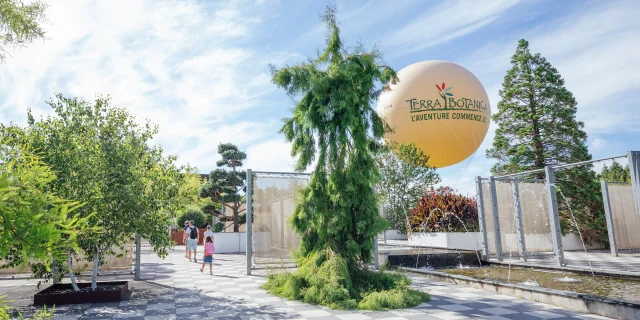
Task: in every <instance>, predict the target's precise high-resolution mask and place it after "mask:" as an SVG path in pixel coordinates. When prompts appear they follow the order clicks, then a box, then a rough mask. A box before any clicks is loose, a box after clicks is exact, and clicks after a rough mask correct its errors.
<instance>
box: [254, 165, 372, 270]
mask: <svg viewBox="0 0 640 320" xmlns="http://www.w3.org/2000/svg"><path fill="white" fill-rule="evenodd" d="M254 175H275V176H278V175H280V176H308V177H309V178H310V177H311V174H310V173H305V172H273V171H253V170H251V169H247V192H246V205H247V210H246V214H247V221H253V177H254ZM380 212H381V213H382V211H380ZM246 229H247V232H246V236H247V241H246V244H247V247H246V258H247V275H251V270H252V269H253V261H252V257H253V230H252V229H253V228H252V223H247V227H246ZM373 240H374V241H373V263H374V267H375V268H376V269H379V268H380V265H379V258H378V237H377V236H374V239H373Z"/></svg>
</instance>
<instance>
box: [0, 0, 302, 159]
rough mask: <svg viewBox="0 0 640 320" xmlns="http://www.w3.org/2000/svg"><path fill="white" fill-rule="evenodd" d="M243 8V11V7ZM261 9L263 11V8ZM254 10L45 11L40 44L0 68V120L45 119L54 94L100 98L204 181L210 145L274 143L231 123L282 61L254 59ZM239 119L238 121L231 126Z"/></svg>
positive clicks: (147, 3) (168, 6) (195, 6)
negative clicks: (148, 126) (152, 131)
mask: <svg viewBox="0 0 640 320" xmlns="http://www.w3.org/2000/svg"><path fill="white" fill-rule="evenodd" d="M247 4H250V5H247ZM263 4H264V5H269V3H263ZM259 5H261V3H255V4H252V3H245V2H242V1H232V2H223V3H215V4H213V3H208V2H195V1H152V0H144V1H143V0H139V1H124V0H122V1H109V2H91V3H89V2H84V1H76V2H74V3H65V4H62V3H60V2H51V3H50V6H49V8H48V11H47V17H48V20H49V24H48V25H47V26H46V30H47V36H48V37H49V38H50V39H49V40H47V41H44V42H43V43H34V44H32V45H30V46H28V47H27V48H25V49H21V50H19V51H17V52H16V54H15V55H14V56H13V57H11V58H10V59H8V61H7V63H6V64H5V65H0V87H2V88H3V91H4V92H3V94H4V96H0V97H1V98H0V118H1V121H2V122H8V121H16V122H18V123H22V122H24V121H25V120H26V108H27V107H28V106H31V107H33V109H34V112H35V113H36V115H38V114H39V115H44V114H48V113H50V112H51V110H50V108H48V107H47V106H45V105H44V101H45V100H48V99H50V98H51V97H52V96H53V94H54V93H57V92H62V93H64V94H66V95H73V96H80V97H83V98H85V99H88V100H90V99H92V98H93V97H94V96H95V94H110V95H111V96H112V98H113V102H114V103H116V104H118V105H122V106H124V107H126V108H127V109H128V110H129V111H130V112H131V113H132V114H134V115H137V119H138V120H139V121H144V119H145V118H146V119H150V120H151V121H152V122H154V123H156V124H158V125H159V128H160V132H159V134H158V135H157V137H156V138H155V142H156V143H160V144H162V145H163V146H164V147H165V150H166V151H168V152H170V153H176V154H179V156H180V162H182V163H185V162H190V163H192V164H193V165H196V166H198V167H200V168H201V169H202V170H203V171H208V170H209V169H212V168H213V167H215V161H216V160H217V157H218V156H217V145H218V143H220V142H234V143H237V144H239V145H240V146H241V147H246V146H248V145H250V144H251V143H255V142H257V141H260V140H261V139H263V137H264V136H265V135H269V134H273V133H274V131H275V130H274V129H273V128H274V126H275V127H277V124H276V123H275V121H273V120H271V119H267V120H266V121H265V120H262V119H255V120H252V119H251V118H250V117H248V118H247V119H240V120H229V119H230V117H231V118H233V117H235V118H238V117H240V115H241V113H240V112H242V110H246V109H249V108H252V107H255V106H257V105H259V103H260V101H259V100H260V98H261V97H262V96H264V95H267V94H270V93H272V92H274V91H275V90H276V88H275V86H273V85H272V84H271V82H270V76H269V75H268V68H267V64H268V63H269V62H280V61H287V60H289V59H291V58H292V57H296V55H292V54H289V53H287V52H267V53H260V54H258V53H256V52H255V51H254V50H253V49H252V48H251V47H250V46H249V45H243V44H242V43H251V41H250V40H251V39H252V34H251V31H252V30H254V29H255V28H256V27H258V26H259V25H260V23H261V22H262V20H261V18H260V17H259V16H258V15H257V14H258V13H259V12H260V10H256V9H259V8H258V7H257V6H259ZM240 118H241V117H240Z"/></svg>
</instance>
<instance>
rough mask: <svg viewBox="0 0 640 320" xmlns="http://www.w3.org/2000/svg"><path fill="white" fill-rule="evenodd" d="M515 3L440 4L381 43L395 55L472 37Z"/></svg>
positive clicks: (456, 2)
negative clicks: (470, 35) (471, 35)
mask: <svg viewBox="0 0 640 320" xmlns="http://www.w3.org/2000/svg"><path fill="white" fill-rule="evenodd" d="M517 4H518V1H513V0H500V1H491V2H484V1H455V2H454V1H441V2H440V5H438V6H437V7H435V8H429V9H428V10H425V12H424V13H423V14H421V15H418V16H417V17H416V18H414V19H413V20H412V21H410V22H409V23H407V24H406V25H405V26H404V27H402V28H400V29H398V30H396V31H394V32H392V33H390V34H389V35H388V36H386V38H385V39H384V40H383V43H384V44H385V46H387V47H389V48H393V50H394V53H395V54H399V52H400V51H401V52H402V53H403V54H407V53H412V52H416V51H419V50H422V49H425V48H428V47H433V46H436V45H438V44H442V43H445V42H447V41H450V40H452V39H455V38H458V37H461V36H464V35H467V34H470V33H473V32H475V31H477V30H479V29H480V28H482V27H484V26H486V25H488V24H490V23H492V22H494V21H496V20H497V19H498V18H499V17H500V16H501V15H502V14H503V13H505V12H506V11H507V10H509V9H510V8H511V7H513V6H515V5H517Z"/></svg>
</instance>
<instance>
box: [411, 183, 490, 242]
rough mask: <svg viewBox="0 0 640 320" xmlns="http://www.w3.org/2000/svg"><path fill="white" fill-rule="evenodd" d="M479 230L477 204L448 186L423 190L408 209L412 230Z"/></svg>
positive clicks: (472, 199)
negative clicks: (422, 193)
mask: <svg viewBox="0 0 640 320" xmlns="http://www.w3.org/2000/svg"><path fill="white" fill-rule="evenodd" d="M478 230H479V223H478V204H477V202H476V200H475V199H474V198H472V197H468V196H464V195H462V194H459V193H457V192H456V191H455V190H453V189H452V188H450V187H444V186H443V187H439V188H438V189H431V190H429V191H427V192H425V193H424V195H423V196H422V197H421V198H420V199H419V200H418V202H417V203H416V206H415V208H414V209H411V231H413V232H476V231H478Z"/></svg>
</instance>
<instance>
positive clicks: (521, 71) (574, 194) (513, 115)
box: [487, 40, 607, 242]
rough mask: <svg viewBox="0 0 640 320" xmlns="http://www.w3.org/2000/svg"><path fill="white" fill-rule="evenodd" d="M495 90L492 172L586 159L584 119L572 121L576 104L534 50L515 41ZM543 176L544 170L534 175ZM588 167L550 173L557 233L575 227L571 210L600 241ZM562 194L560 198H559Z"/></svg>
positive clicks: (602, 232)
mask: <svg viewBox="0 0 640 320" xmlns="http://www.w3.org/2000/svg"><path fill="white" fill-rule="evenodd" d="M511 64H512V68H511V69H510V70H509V71H507V75H506V76H505V77H504V82H503V84H502V90H500V98H501V100H500V102H498V112H497V113H496V114H495V115H493V120H494V121H495V122H497V123H498V125H499V127H498V129H497V130H496V136H495V138H494V141H493V148H491V149H489V150H487V156H488V157H490V158H494V159H497V160H498V163H497V164H496V165H495V166H494V167H493V168H492V169H491V172H492V173H493V174H507V173H516V172H522V171H527V170H533V169H541V168H544V167H545V166H547V165H560V164H566V163H573V162H579V161H586V160H591V154H589V150H588V149H587V145H586V140H587V134H586V133H585V132H584V130H583V128H584V123H582V122H581V121H577V120H576V112H577V102H576V99H575V98H574V97H573V94H572V93H571V92H570V91H569V90H567V89H566V88H565V86H564V85H565V83H564V79H562V76H561V75H560V73H559V72H558V70H557V69H556V68H554V67H553V66H552V65H551V63H549V62H548V61H547V60H546V59H545V58H544V57H542V56H541V55H540V54H539V53H537V54H532V53H531V52H530V51H529V43H528V42H527V41H525V40H520V41H519V43H518V48H517V49H516V53H515V54H514V55H513V57H512V58H511ZM535 177H536V178H544V172H542V173H538V174H536V175H535ZM595 177H596V175H595V172H594V171H593V170H592V166H590V165H587V166H580V167H575V168H572V169H567V170H559V171H557V172H556V182H557V186H558V190H559V191H558V192H559V194H558V206H559V210H560V222H561V226H562V230H563V232H569V231H573V230H575V228H576V227H575V224H574V223H573V218H572V216H571V211H570V210H569V209H572V210H573V213H574V214H575V215H576V220H577V222H578V226H579V228H580V231H581V232H582V235H583V236H584V237H585V238H586V240H588V241H593V240H598V241H602V242H606V239H607V235H606V228H605V226H606V224H605V220H604V213H603V211H602V199H601V197H600V187H599V185H598V183H597V182H596V181H595ZM565 198H566V199H565Z"/></svg>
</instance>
